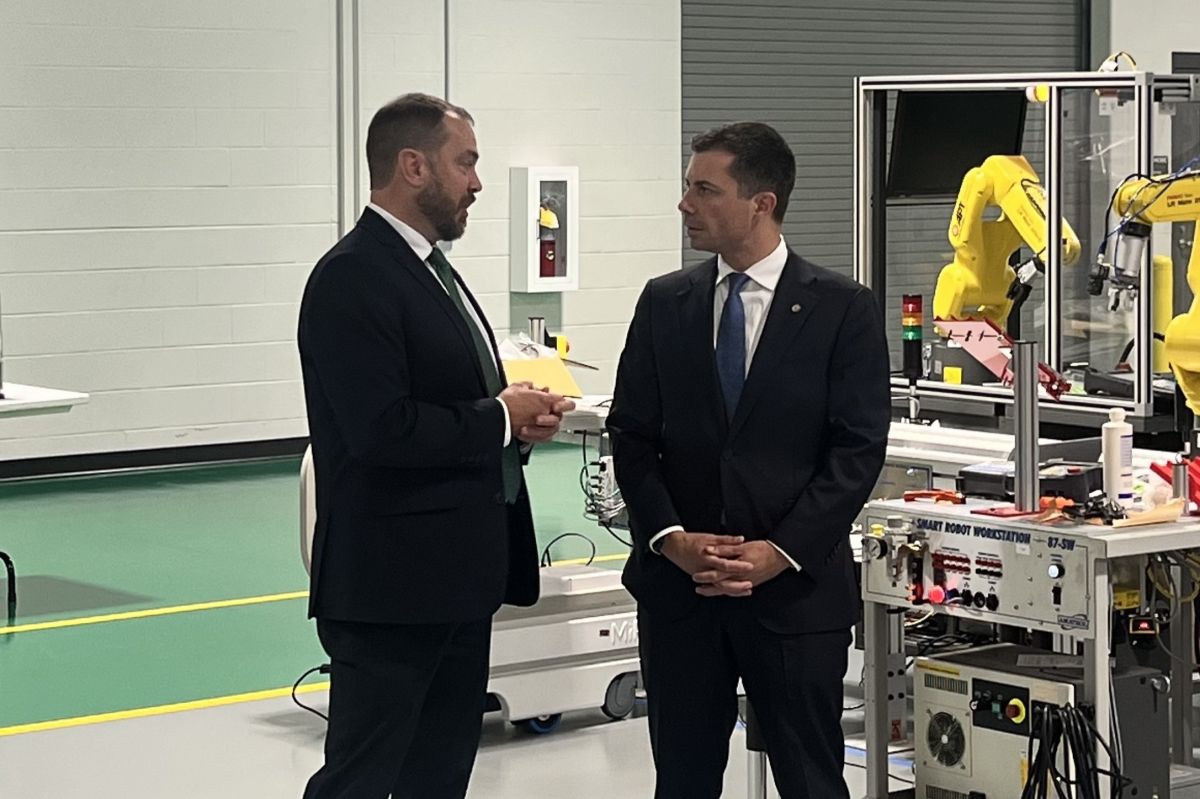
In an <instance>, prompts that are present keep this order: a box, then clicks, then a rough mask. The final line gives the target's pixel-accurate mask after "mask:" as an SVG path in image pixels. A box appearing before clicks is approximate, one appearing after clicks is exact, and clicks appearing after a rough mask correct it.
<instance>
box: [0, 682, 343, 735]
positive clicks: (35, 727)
mask: <svg viewBox="0 0 1200 799" xmlns="http://www.w3.org/2000/svg"><path fill="white" fill-rule="evenodd" d="M328 688H329V681H328V680H326V681H325V682H320V683H312V684H310V685H302V686H300V687H299V688H297V689H296V693H297V694H311V693H314V692H316V691H325V690H328ZM291 694H292V689H291V687H288V688H271V689H269V690H266V691H251V692H250V693H246V694H233V695H231V696H217V697H213V698H212V699H196V700H193V701H191V702H175V703H174V704H170V705H156V706H154V707H138V708H134V709H132V710H118V711H115V712H112V713H97V714H95V715H93V716H76V717H74V718H69V719H55V720H54V721H37V722H34V723H32V724H15V725H13V726H11V727H0V738H3V737H4V736H7V735H22V734H25V733H29V732H44V731H46V730H61V729H66V728H67V727H82V726H84V725H85V724H101V723H103V722H106V721H121V720H122V719H140V718H146V717H147V716H163V715H166V714H168V713H180V712H182V711H184V710H201V709H203V708H207V707H222V706H224V705H236V704H239V703H241V702H254V701H257V700H259V699H276V698H278V697H281V696H291Z"/></svg>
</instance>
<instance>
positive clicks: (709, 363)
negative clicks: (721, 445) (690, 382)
mask: <svg viewBox="0 0 1200 799" xmlns="http://www.w3.org/2000/svg"><path fill="white" fill-rule="evenodd" d="M716 285H717V259H716V258H713V259H711V260H709V261H707V262H705V263H703V264H701V265H700V266H698V267H697V268H696V269H694V270H693V271H692V275H691V280H690V281H688V284H687V285H686V286H685V287H684V288H683V289H682V290H680V292H679V298H680V308H679V341H681V342H683V343H684V347H685V354H686V362H685V363H684V364H683V368H684V369H685V370H690V371H691V372H692V373H693V374H695V375H696V376H697V377H696V378H695V379H696V381H697V385H696V391H697V397H707V398H708V401H709V403H710V405H711V407H710V410H711V411H712V414H713V416H714V417H715V418H717V419H719V420H720V424H721V427H722V428H723V427H724V426H725V423H726V417H725V403H724V401H723V400H722V399H721V383H720V381H719V380H718V379H717V358H716V354H715V353H714V352H713V297H714V294H715V292H716Z"/></svg>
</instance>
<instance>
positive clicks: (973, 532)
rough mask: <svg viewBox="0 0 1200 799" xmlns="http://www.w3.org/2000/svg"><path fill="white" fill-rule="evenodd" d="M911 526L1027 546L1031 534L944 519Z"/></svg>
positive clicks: (921, 522)
mask: <svg viewBox="0 0 1200 799" xmlns="http://www.w3.org/2000/svg"><path fill="white" fill-rule="evenodd" d="M913 526H915V527H916V528H917V529H918V530H928V531H929V532H932V533H950V534H952V535H969V536H974V537H975V538H988V539H991V540H993V541H1007V542H1009V543H1014V544H1018V545H1022V544H1023V545H1028V544H1029V542H1030V540H1031V538H1032V534H1030V533H1025V532H1021V531H1020V530H1005V529H1004V528H1002V527H988V526H986V525H982V524H966V523H964V522H951V521H947V520H945V519H920V518H917V519H913ZM1074 546H1075V543H1074V542H1073V541H1072V542H1071V546H1070V547H1066V546H1062V548H1063V549H1070V548H1074Z"/></svg>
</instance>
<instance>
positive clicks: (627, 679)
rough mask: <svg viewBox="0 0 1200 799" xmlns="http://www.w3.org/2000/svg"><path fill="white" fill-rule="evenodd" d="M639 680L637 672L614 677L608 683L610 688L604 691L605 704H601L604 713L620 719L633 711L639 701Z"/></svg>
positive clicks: (614, 718) (613, 718) (615, 719)
mask: <svg viewBox="0 0 1200 799" xmlns="http://www.w3.org/2000/svg"><path fill="white" fill-rule="evenodd" d="M637 682H638V676H637V673H636V672H628V673H626V674H622V675H620V676H619V677H614V678H613V681H612V682H610V683H609V684H608V690H607V691H605V692H604V704H603V705H601V706H600V710H601V711H603V712H604V715H606V716H608V717H609V718H610V719H612V720H613V721H618V720H620V719H623V718H625V717H626V716H628V715H629V714H630V713H632V712H633V706H634V704H635V702H636V701H637Z"/></svg>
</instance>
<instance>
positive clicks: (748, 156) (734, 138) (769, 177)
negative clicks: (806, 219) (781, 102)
mask: <svg viewBox="0 0 1200 799" xmlns="http://www.w3.org/2000/svg"><path fill="white" fill-rule="evenodd" d="M708 150H720V151H721V152H725V153H729V154H730V155H732V156H733V163H732V164H730V165H729V173H730V174H731V175H733V179H734V180H736V181H737V184H738V196H739V197H750V196H751V195H754V194H758V193H759V192H760V191H770V192H774V193H775V213H774V214H773V216H774V217H775V221H776V222H782V221H783V215H784V213H785V212H786V211H787V207H788V198H789V197H791V196H792V189H793V188H794V187H795V185H796V156H794V155H792V148H791V147H788V143H787V142H786V141H784V140H783V137H782V136H780V135H779V131H777V130H775V128H773V127H771V126H770V125H766V124H763V123H762V122H734V123H733V124H731V125H722V126H721V127H719V128H713V129H712V130H706V131H705V132H704V133H699V134H697V135H696V136H694V137H693V138H692V152H694V153H703V152H706V151H708Z"/></svg>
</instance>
